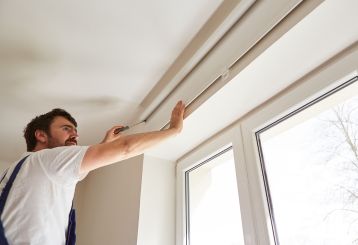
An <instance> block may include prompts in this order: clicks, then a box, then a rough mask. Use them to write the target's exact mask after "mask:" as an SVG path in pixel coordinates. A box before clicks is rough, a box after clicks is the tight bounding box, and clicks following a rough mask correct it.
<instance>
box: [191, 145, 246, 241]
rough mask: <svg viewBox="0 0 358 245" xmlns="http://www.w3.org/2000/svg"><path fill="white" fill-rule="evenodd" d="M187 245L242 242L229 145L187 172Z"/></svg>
mask: <svg viewBox="0 0 358 245" xmlns="http://www.w3.org/2000/svg"><path fill="white" fill-rule="evenodd" d="M186 187H187V193H186V194H187V216H188V220H187V234H188V239H187V244H190V245H203V244H205V245H218V244H220V245H243V244H244V241H243V233H242V225H241V215H240V204H239V196H238V190H237V183H236V173H235V163H234V156H233V151H232V149H231V148H229V149H227V150H225V151H224V152H222V153H220V154H218V155H216V156H215V157H212V158H211V159H209V160H207V161H205V162H204V163H202V164H200V165H199V166H198V167H195V168H193V169H191V170H189V171H187V172H186Z"/></svg>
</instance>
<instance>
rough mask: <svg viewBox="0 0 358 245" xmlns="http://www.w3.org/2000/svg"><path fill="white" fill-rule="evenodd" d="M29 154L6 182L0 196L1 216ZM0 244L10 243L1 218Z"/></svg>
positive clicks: (6, 244)
mask: <svg viewBox="0 0 358 245" xmlns="http://www.w3.org/2000/svg"><path fill="white" fill-rule="evenodd" d="M27 157H28V156H26V157H24V158H23V159H22V160H21V161H20V162H19V163H18V164H17V165H16V167H15V169H14V171H13V172H12V174H11V176H10V178H9V181H8V182H7V183H6V185H5V187H4V189H3V191H2V193H1V196H0V218H1V215H2V212H3V211H4V207H5V203H6V200H7V196H8V195H9V192H10V189H11V187H12V184H13V183H14V181H15V178H16V176H17V174H18V173H19V171H20V168H21V166H22V164H23V163H24V162H25V160H26V158H27ZM0 244H1V245H8V244H9V243H8V242H7V239H6V237H5V232H4V227H3V225H2V222H1V219H0Z"/></svg>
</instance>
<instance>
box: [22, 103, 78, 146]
mask: <svg viewBox="0 0 358 245" xmlns="http://www.w3.org/2000/svg"><path fill="white" fill-rule="evenodd" d="M76 127H77V122H76V120H75V119H74V118H73V117H72V116H71V115H70V114H69V113H68V112H66V111H65V110H63V109H58V108H57V109H53V110H52V111H50V112H48V113H46V114H43V115H40V116H37V117H35V118H34V119H32V120H31V122H30V123H29V124H27V126H26V128H25V130H24V137H25V139H26V144H27V151H36V150H40V149H45V148H54V147H58V146H65V145H77V138H78V135H77V130H76Z"/></svg>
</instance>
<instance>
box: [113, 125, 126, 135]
mask: <svg viewBox="0 0 358 245" xmlns="http://www.w3.org/2000/svg"><path fill="white" fill-rule="evenodd" d="M127 129H129V126H125V127H123V128H116V129H115V130H114V132H113V133H114V134H119V133H120V132H123V131H125V130H127Z"/></svg>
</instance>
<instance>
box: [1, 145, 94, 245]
mask: <svg viewBox="0 0 358 245" xmlns="http://www.w3.org/2000/svg"><path fill="white" fill-rule="evenodd" d="M87 148H88V146H64V147H56V148H53V149H45V150H41V151H37V152H27V153H24V154H23V156H22V157H21V158H20V159H19V160H18V161H17V162H15V163H13V164H12V165H11V166H10V167H9V169H8V171H7V174H6V176H5V178H4V180H3V181H2V183H1V185H0V191H2V190H3V188H4V187H5V184H6V183H7V181H8V179H9V178H10V175H11V173H12V171H13V170H14V168H15V166H16V165H17V163H18V162H19V161H20V160H21V159H22V158H24V157H25V156H27V155H30V156H29V157H28V158H27V159H26V161H25V162H24V164H23V165H22V167H21V169H20V171H19V173H18V175H17V177H16V179H15V181H14V183H13V185H12V187H11V190H10V193H9V196H8V198H7V201H6V204H5V208H4V211H3V213H2V216H1V220H2V223H3V226H4V229H5V236H6V238H7V240H8V242H9V244H10V245H12V244H16V245H20V244H21V245H25V244H26V245H27V244H31V245H35V244H36V245H63V244H65V242H66V237H65V235H66V234H65V233H66V229H67V225H68V215H69V212H70V210H71V205H72V200H73V196H74V192H75V187H76V184H77V182H78V181H80V180H81V179H83V178H84V177H85V176H86V174H85V175H82V176H80V174H79V169H80V165H81V162H82V159H83V156H84V154H85V152H86V150H87ZM1 177H2V176H1Z"/></svg>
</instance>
